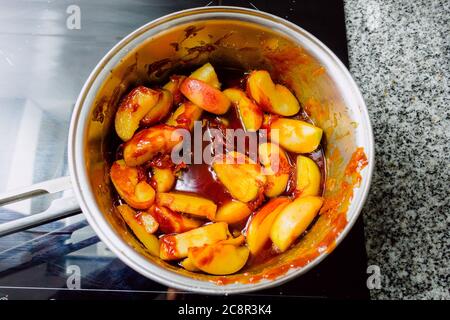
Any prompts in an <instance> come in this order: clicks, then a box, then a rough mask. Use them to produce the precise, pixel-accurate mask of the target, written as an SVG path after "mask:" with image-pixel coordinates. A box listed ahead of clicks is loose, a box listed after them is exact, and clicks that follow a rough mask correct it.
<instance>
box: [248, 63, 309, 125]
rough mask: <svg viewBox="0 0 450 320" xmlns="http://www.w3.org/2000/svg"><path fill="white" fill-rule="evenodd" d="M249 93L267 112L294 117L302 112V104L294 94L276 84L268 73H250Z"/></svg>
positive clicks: (261, 71) (260, 71)
mask: <svg viewBox="0 0 450 320" xmlns="http://www.w3.org/2000/svg"><path fill="white" fill-rule="evenodd" d="M247 92H248V94H249V96H250V97H252V98H253V100H255V101H256V103H257V104H258V105H259V106H261V108H263V109H264V110H266V111H267V112H271V113H275V114H278V115H280V116H293V115H294V114H296V113H298V112H299V111H300V104H299V103H298V101H297V99H296V98H295V96H294V95H293V94H292V92H291V91H289V89H288V88H286V87H285V86H283V85H280V84H274V83H273V81H272V78H270V74H269V73H268V72H267V71H264V70H259V71H253V72H251V73H250V76H249V77H248V79H247Z"/></svg>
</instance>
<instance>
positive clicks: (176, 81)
mask: <svg viewBox="0 0 450 320" xmlns="http://www.w3.org/2000/svg"><path fill="white" fill-rule="evenodd" d="M184 79H186V76H178V75H174V76H171V77H170V80H169V82H167V83H166V84H165V85H164V87H163V89H164V90H167V91H169V92H170V93H171V94H172V97H173V103H174V104H175V105H178V104H179V103H181V102H182V101H183V99H184V96H183V94H182V93H181V91H180V86H181V83H182V82H183V81H184Z"/></svg>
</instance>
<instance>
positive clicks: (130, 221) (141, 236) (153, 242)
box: [117, 204, 160, 256]
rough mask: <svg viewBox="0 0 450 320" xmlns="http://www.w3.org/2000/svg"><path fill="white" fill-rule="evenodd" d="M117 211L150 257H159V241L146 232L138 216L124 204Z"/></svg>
mask: <svg viewBox="0 0 450 320" xmlns="http://www.w3.org/2000/svg"><path fill="white" fill-rule="evenodd" d="M117 210H118V211H119V213H120V215H121V216H122V218H123V219H124V220H125V222H126V223H127V225H128V226H129V227H130V229H131V231H133V233H134V234H135V236H136V237H137V238H138V240H139V241H140V242H142V244H143V245H144V246H145V247H146V248H147V250H148V251H149V252H150V253H151V254H152V255H154V256H159V247H160V245H159V240H158V238H157V237H156V236H155V235H153V234H151V233H149V232H148V231H147V230H146V227H145V223H143V222H142V220H140V215H139V214H137V213H136V211H134V210H133V209H131V208H130V207H129V206H128V205H126V204H122V205H120V206H117Z"/></svg>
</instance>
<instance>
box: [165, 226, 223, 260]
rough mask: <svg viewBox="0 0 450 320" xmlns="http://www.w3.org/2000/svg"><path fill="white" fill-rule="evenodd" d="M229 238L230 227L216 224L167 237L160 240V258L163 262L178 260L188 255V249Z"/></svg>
mask: <svg viewBox="0 0 450 320" xmlns="http://www.w3.org/2000/svg"><path fill="white" fill-rule="evenodd" d="M227 237H228V225H227V224H226V223H225V222H216V223H213V224H208V225H205V226H203V227H200V228H197V229H193V230H190V231H187V232H183V233H179V234H176V235H166V236H163V237H161V239H160V243H161V246H160V251H159V256H160V258H161V259H163V260H177V259H181V258H185V257H187V255H188V249H189V248H192V247H201V246H204V245H207V244H214V243H216V242H218V241H220V240H225V239H227Z"/></svg>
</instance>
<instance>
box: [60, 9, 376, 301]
mask: <svg viewBox="0 0 450 320" xmlns="http://www.w3.org/2000/svg"><path fill="white" fill-rule="evenodd" d="M207 13H210V14H211V13H212V14H215V15H213V16H212V17H213V18H217V17H218V16H221V15H223V16H225V15H229V16H228V18H233V17H234V18H238V17H241V18H247V20H248V19H250V18H251V21H252V22H254V23H258V22H257V21H255V20H263V21H265V22H268V23H269V22H270V23H272V24H274V23H275V24H276V26H277V27H278V28H281V29H283V30H284V31H285V32H282V31H280V30H279V32H281V33H284V34H286V33H287V31H289V30H290V31H291V32H293V33H295V34H296V35H297V36H298V37H303V38H304V40H307V41H309V42H311V44H312V45H313V46H315V47H317V48H318V50H319V51H321V52H320V53H321V54H323V55H326V56H327V58H328V59H329V60H330V62H332V63H334V64H335V67H336V68H337V69H338V71H339V72H340V74H341V77H343V78H344V79H345V81H347V83H348V84H349V85H350V87H351V88H350V89H348V90H350V91H351V92H350V94H351V95H352V97H353V99H355V100H356V101H357V105H358V107H359V111H360V113H361V120H362V121H361V122H363V125H364V126H365V134H366V136H367V137H366V139H367V145H366V146H364V151H365V153H366V155H367V157H368V165H367V167H366V168H365V169H364V171H365V172H362V176H363V178H362V180H361V184H360V187H359V188H358V190H357V191H355V196H354V198H353V199H352V202H351V206H350V208H349V209H348V212H347V217H348V216H349V213H350V212H351V211H353V213H352V214H351V215H350V219H349V220H348V221H347V225H346V226H345V228H344V230H343V231H342V232H341V233H340V234H339V235H338V237H337V238H336V240H335V242H336V246H338V245H339V244H340V243H341V241H342V240H343V239H344V238H345V236H346V235H347V234H348V232H349V231H350V230H351V228H352V227H353V225H354V224H355V222H356V220H357V218H358V217H359V214H360V212H361V209H362V207H363V205H364V202H365V200H366V198H367V195H368V192H369V187H370V182H371V178H372V172H373V169H374V137H373V132H372V126H371V123H370V119H369V115H368V111H367V107H366V105H365V102H364V99H363V97H362V95H361V92H360V90H359V88H358V86H357V85H356V83H355V81H354V80H353V78H352V77H351V75H350V73H349V71H348V70H347V68H346V67H345V66H344V65H343V63H342V62H341V61H340V60H339V59H338V58H337V57H336V55H335V54H334V53H333V52H332V51H331V50H330V49H328V48H327V47H326V46H325V45H324V44H323V43H322V42H320V41H319V40H318V39H317V38H315V37H314V36H313V35H311V34H310V33H309V32H307V31H305V30H304V29H302V28H301V27H299V26H297V25H295V24H294V23H292V22H289V21H287V20H285V19H283V18H280V17H277V16H275V15H272V14H269V13H266V12H261V11H256V10H253V9H246V8H240V7H231V6H217V7H201V8H193V9H187V10H182V11H177V12H174V13H171V14H169V15H166V16H163V17H160V18H158V19H155V20H153V21H150V22H149V23H147V24H145V25H143V26H142V27H140V28H138V29H136V30H135V31H133V32H132V33H130V34H129V35H128V36H126V37H125V38H124V39H122V40H121V41H120V42H119V43H117V44H116V45H115V46H114V47H113V48H112V49H111V50H110V51H109V52H108V53H107V54H106V55H105V56H104V57H103V58H102V59H101V60H100V62H99V63H98V64H97V66H96V67H95V68H94V70H93V71H92V73H91V74H90V75H89V77H88V79H87V80H86V82H85V84H84V86H83V88H82V90H81V92H80V94H79V96H78V99H77V101H76V104H75V108H74V110H73V114H72V118H71V122H70V131H69V137H68V146H69V148H68V162H69V170H70V175H71V177H72V184H73V187H74V191H75V195H76V198H77V200H78V202H79V204H80V207H81V209H82V211H83V213H84V215H85V216H86V219H87V220H88V222H89V224H90V225H91V227H92V229H93V230H94V231H95V233H96V234H97V235H98V236H99V238H100V239H101V240H102V241H103V242H104V243H105V244H106V245H107V246H108V247H109V248H110V249H111V251H113V252H114V253H115V254H116V255H117V256H118V258H120V260H122V261H123V262H124V263H125V264H127V265H128V266H129V267H131V268H132V269H134V270H135V271H137V272H138V273H140V274H142V275H144V276H145V277H147V278H150V279H152V280H154V281H156V282H159V283H162V284H164V285H166V286H168V287H174V288H177V289H181V290H187V291H194V292H197V293H208V294H231V293H246V292H252V291H256V290H261V289H267V288H270V287H273V286H278V285H281V284H283V283H285V282H287V281H289V280H291V279H293V278H295V277H297V276H300V275H301V274H304V273H306V272H308V271H309V270H311V269H312V268H313V267H315V266H316V265H317V264H319V263H320V262H321V261H322V260H323V259H324V258H325V257H326V256H327V255H328V254H329V252H322V253H321V254H320V255H319V256H318V257H316V258H315V259H314V260H312V261H311V262H310V263H308V264H307V265H306V266H304V267H301V268H291V269H290V270H289V271H288V272H287V273H286V274H284V275H281V276H280V277H278V278H276V279H274V280H262V281H260V282H258V283H249V284H242V283H233V284H228V285H217V284H214V283H211V282H208V281H204V280H198V279H193V278H190V277H188V276H184V275H180V274H178V273H176V272H173V271H171V270H169V269H166V268H164V267H163V266H159V265H156V264H154V263H153V262H151V261H150V260H148V259H147V258H145V257H144V256H142V255H141V254H139V253H138V252H137V251H135V250H134V249H133V248H132V247H131V246H129V245H128V244H127V243H126V242H125V241H124V240H123V239H122V238H121V237H120V236H119V235H118V234H117V233H116V231H115V230H114V229H113V228H112V226H111V225H110V224H109V223H108V222H107V221H106V219H105V218H104V217H103V213H102V212H101V211H100V209H99V208H98V206H97V203H96V200H95V198H94V197H93V190H92V188H91V187H90V183H89V178H88V176H87V169H86V163H85V156H84V154H85V152H86V150H85V139H86V137H85V133H86V129H87V120H88V117H89V114H90V107H91V105H92V102H93V98H95V95H96V92H97V90H98V88H94V89H93V85H94V83H95V82H98V81H100V80H99V79H98V77H99V75H100V74H101V73H102V72H103V71H104V70H105V66H106V65H107V64H108V63H109V62H111V60H112V59H113V58H117V57H116V56H117V54H118V53H119V54H120V53H122V54H124V52H123V51H124V50H123V49H124V48H125V47H126V46H127V45H129V44H130V43H131V42H132V41H133V40H134V39H136V38H138V37H139V36H140V35H142V34H144V33H146V32H147V31H149V30H151V29H154V28H155V27H158V26H161V25H163V24H166V23H168V22H171V21H177V20H183V18H186V17H190V18H193V17H198V18H200V19H201V18H202V16H203V15H204V14H207ZM191 21H192V19H191ZM312 53H314V54H315V53H317V52H312ZM103 81H104V80H102V81H100V82H101V83H103ZM97 86H98V84H97ZM93 91H95V92H93ZM85 104H87V105H86V106H85V107H84V108H83V106H84V105H85Z"/></svg>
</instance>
